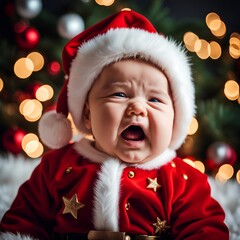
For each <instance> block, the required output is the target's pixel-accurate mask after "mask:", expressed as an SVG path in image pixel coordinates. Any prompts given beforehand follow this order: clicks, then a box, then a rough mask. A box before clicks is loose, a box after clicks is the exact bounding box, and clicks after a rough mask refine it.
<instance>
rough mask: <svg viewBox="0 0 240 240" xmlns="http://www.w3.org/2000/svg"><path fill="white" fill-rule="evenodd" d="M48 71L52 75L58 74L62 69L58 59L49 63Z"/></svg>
mask: <svg viewBox="0 0 240 240" xmlns="http://www.w3.org/2000/svg"><path fill="white" fill-rule="evenodd" d="M48 71H49V73H50V74H51V75H57V74H59V73H60V71H61V65H60V63H59V62H57V61H53V62H51V63H49V65H48Z"/></svg>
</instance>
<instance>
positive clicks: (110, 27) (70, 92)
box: [39, 10, 195, 150]
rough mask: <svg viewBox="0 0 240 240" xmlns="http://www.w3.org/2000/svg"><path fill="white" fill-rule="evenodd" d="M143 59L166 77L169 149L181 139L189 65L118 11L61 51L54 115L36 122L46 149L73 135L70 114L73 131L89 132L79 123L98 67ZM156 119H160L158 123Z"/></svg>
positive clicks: (188, 100)
mask: <svg viewBox="0 0 240 240" xmlns="http://www.w3.org/2000/svg"><path fill="white" fill-rule="evenodd" d="M134 57H138V58H142V59H144V60H146V61H150V62H152V63H154V64H155V65H157V66H159V67H160V68H161V69H162V70H163V71H164V73H165V74H166V76H167V78H168V80H169V83H170V87H171V91H172V97H173V103H174V110H175V119H174V127H173V135H172V139H171V143H170V146H169V147H170V148H171V149H174V150H175V149H177V148H179V147H180V146H181V144H182V143H183V142H184V139H185V138H186V135H187V131H188V127H189V124H190V121H191V119H192V117H193V115H194V112H195V104H194V87H193V83H192V76H191V70H190V64H189V62H188V58H187V56H186V54H185V51H184V49H183V48H182V46H180V45H179V44H177V43H176V42H175V41H174V40H172V39H169V38H167V37H165V36H163V35H162V34H159V33H158V32H157V30H156V29H155V28H154V26H153V25H152V24H151V23H150V21H149V20H148V19H146V18H145V17H144V16H142V15H141V14H139V13H137V12H135V11H129V10H126V11H121V12H119V13H117V14H114V15H112V16H110V17H108V18H106V19H104V20H102V21H101V22H99V23H97V24H95V25H93V26H92V27H90V28H88V29H86V30H85V31H83V32H81V33H80V34H79V35H77V36H76V37H74V38H73V39H72V40H70V41H69V42H68V43H67V44H66V46H65V47H64V50H63V67H64V70H65V72H66V74H67V76H68V78H67V80H66V82H65V85H64V87H63V89H62V91H61V93H60V96H59V99H58V102H57V109H56V112H53V111H51V112H47V113H45V114H44V115H43V117H42V118H41V120H40V122H39V135H40V138H41V140H42V141H43V143H44V144H46V145H47V146H49V147H50V148H61V147H63V146H65V145H66V144H68V143H69V141H70V140H71V137H72V130H71V124H70V122H69V121H68V119H67V115H68V113H69V112H70V113H71V115H72V118H73V121H74V124H75V125H76V127H77V129H78V130H79V131H80V132H82V133H86V134H88V133H89V129H87V128H86V127H85V126H84V123H83V116H82V112H83V108H84V103H85V101H86V97H87V94H88V92H89V90H90V88H91V86H92V84H93V82H94V81H95V79H96V78H97V77H98V75H99V74H100V73H101V71H102V70H103V68H104V67H105V66H107V65H109V64H111V63H113V62H117V61H119V60H121V59H123V58H124V59H125V58H134ZM159 121H161V119H159Z"/></svg>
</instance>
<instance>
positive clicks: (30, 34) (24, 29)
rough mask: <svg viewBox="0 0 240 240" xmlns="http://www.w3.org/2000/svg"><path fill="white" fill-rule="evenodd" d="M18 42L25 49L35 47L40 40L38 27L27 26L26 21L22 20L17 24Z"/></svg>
mask: <svg viewBox="0 0 240 240" xmlns="http://www.w3.org/2000/svg"><path fill="white" fill-rule="evenodd" d="M15 32H16V43H17V45H18V46H19V47H20V48H21V49H23V50H31V49H33V48H35V47H36V46H37V45H38V43H39V40H40V35H39V32H38V31H37V29H36V28H34V27H30V26H27V24H26V23H24V22H20V23H18V24H16V26H15Z"/></svg>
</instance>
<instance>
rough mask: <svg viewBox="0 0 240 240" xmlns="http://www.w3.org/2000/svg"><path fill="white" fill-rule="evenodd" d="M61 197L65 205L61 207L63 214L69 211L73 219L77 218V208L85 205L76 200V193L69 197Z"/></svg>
mask: <svg viewBox="0 0 240 240" xmlns="http://www.w3.org/2000/svg"><path fill="white" fill-rule="evenodd" d="M62 199H63V202H64V205H65V208H64V209H63V214H66V213H70V214H72V216H73V217H74V218H75V219H77V212H78V210H79V209H80V208H83V207H85V205H84V204H82V203H80V202H79V201H78V197H77V194H76V193H75V194H74V195H73V196H72V198H70V199H68V198H66V197H62Z"/></svg>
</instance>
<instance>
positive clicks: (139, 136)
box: [121, 125, 145, 141]
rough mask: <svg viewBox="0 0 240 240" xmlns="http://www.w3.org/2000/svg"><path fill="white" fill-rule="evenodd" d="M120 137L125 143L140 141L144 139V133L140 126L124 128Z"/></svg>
mask: <svg viewBox="0 0 240 240" xmlns="http://www.w3.org/2000/svg"><path fill="white" fill-rule="evenodd" d="M121 136H122V137H123V138H124V139H125V140H127V141H141V140H143V139H144V138H145V134H144V131H143V130H142V128H141V127H140V126H134V125H131V126H129V127H128V128H126V129H125V130H124V131H123V132H122V134H121Z"/></svg>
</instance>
